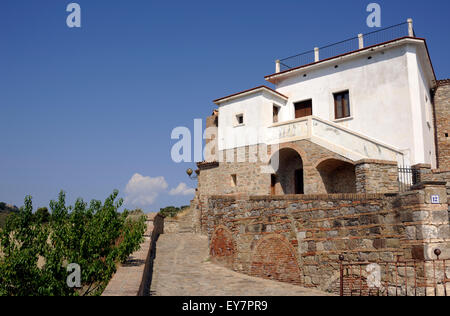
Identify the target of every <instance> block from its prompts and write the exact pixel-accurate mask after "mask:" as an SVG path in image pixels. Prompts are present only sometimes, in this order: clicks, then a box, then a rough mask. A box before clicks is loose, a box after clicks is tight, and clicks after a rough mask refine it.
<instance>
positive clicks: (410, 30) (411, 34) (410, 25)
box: [407, 18, 414, 37]
mask: <svg viewBox="0 0 450 316" xmlns="http://www.w3.org/2000/svg"><path fill="white" fill-rule="evenodd" d="M407 22H408V36H409V37H414V27H413V19H411V18H409V19H408V21H407Z"/></svg>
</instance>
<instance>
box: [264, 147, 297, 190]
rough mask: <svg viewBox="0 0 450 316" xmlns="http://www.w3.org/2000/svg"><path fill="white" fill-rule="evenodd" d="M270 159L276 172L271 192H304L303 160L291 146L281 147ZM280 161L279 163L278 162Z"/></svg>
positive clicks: (273, 175)
mask: <svg viewBox="0 0 450 316" xmlns="http://www.w3.org/2000/svg"><path fill="white" fill-rule="evenodd" d="M275 155H277V156H276V157H275V156H272V159H271V161H270V163H271V165H272V168H273V169H274V171H275V172H274V174H272V176H271V177H272V179H271V194H272V195H285V194H304V193H305V185H304V172H303V160H302V158H301V157H300V155H299V154H298V152H297V151H295V150H294V149H291V148H283V149H280V150H279V151H278V152H277V153H275ZM277 162H278V163H277Z"/></svg>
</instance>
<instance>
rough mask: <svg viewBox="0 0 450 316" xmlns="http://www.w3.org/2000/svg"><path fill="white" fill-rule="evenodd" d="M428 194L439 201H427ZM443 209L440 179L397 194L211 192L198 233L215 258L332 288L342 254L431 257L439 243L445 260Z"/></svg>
mask: <svg viewBox="0 0 450 316" xmlns="http://www.w3.org/2000/svg"><path fill="white" fill-rule="evenodd" d="M431 194H438V195H439V196H440V197H441V204H439V205H431V204H430V195H431ZM447 208H448V205H447V195H446V191H445V185H443V184H442V183H441V184H432V185H431V184H430V185H427V186H426V187H421V188H420V189H418V190H416V191H412V192H408V193H407V194H402V195H398V196H390V195H383V194H335V195H309V196H308V195H304V196H280V197H268V196H260V197H257V196H254V197H250V198H244V199H240V198H233V197H230V196H228V197H224V196H215V197H211V198H209V200H208V208H207V210H206V211H207V215H206V219H205V221H204V224H203V225H204V227H203V230H204V231H205V232H206V233H207V234H208V236H209V237H210V240H211V239H214V238H215V239H214V242H212V243H211V246H212V247H213V248H214V250H212V251H211V254H212V257H213V260H214V254H215V253H225V254H226V255H225V256H224V257H226V260H225V261H226V262H227V264H226V265H227V266H228V267H230V268H232V269H234V270H235V271H238V272H243V273H246V274H249V275H253V276H258V277H263V278H268V279H274V280H279V281H283V282H289V283H293V284H301V285H303V286H306V287H315V288H319V289H321V290H326V291H336V290H337V289H336V286H337V284H338V279H339V260H338V257H339V255H340V254H344V255H345V258H346V260H349V261H358V260H368V261H394V260H396V259H397V257H398V256H399V257H400V258H405V259H421V258H429V257H431V256H432V251H433V249H434V247H440V248H441V249H443V255H445V256H446V257H447V258H450V253H449V252H448V249H449V248H450V247H449V245H450V232H449V231H448V230H449V221H448V217H445V216H444V215H446V214H447V213H446V210H447ZM218 230H220V234H219V233H217V231H218ZM219 235H224V236H226V241H224V242H222V243H221V242H219V241H218V240H217V236H219ZM213 236H215V237H213ZM217 245H220V246H217ZM230 245H232V246H230ZM227 251H228V252H227ZM222 260H223V258H222Z"/></svg>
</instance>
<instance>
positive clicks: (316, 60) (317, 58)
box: [314, 47, 320, 62]
mask: <svg viewBox="0 0 450 316" xmlns="http://www.w3.org/2000/svg"><path fill="white" fill-rule="evenodd" d="M319 60H320V57H319V47H314V61H315V62H318V61H319Z"/></svg>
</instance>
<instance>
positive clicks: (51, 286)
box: [0, 191, 145, 296]
mask: <svg viewBox="0 0 450 316" xmlns="http://www.w3.org/2000/svg"><path fill="white" fill-rule="evenodd" d="M117 196H118V192H117V191H114V193H113V194H112V195H111V196H109V197H108V198H107V199H106V200H105V202H104V203H102V202H100V201H96V200H93V201H91V203H90V204H89V206H88V204H87V203H85V202H84V201H83V200H82V199H78V200H77V201H76V202H75V205H74V206H66V201H65V200H66V196H65V193H64V192H61V193H60V194H59V198H58V200H57V201H51V202H50V209H51V211H52V213H51V216H50V220H49V222H48V224H45V225H44V223H43V221H41V220H39V217H36V216H33V214H32V203H31V197H27V198H26V199H25V206H24V207H23V208H22V209H20V211H19V212H18V213H17V214H15V215H14V216H11V218H10V219H8V221H7V225H6V228H5V230H4V231H2V232H1V234H0V245H1V246H0V251H1V252H3V253H4V254H5V255H4V256H3V257H2V258H0V295H58V296H60V295H99V294H101V293H102V291H103V289H104V288H105V287H106V285H107V284H108V282H109V280H110V279H111V277H112V275H113V274H114V272H115V271H116V264H117V262H119V261H121V262H124V261H125V260H126V259H127V258H128V256H129V255H130V254H131V253H132V252H134V251H136V250H137V249H139V246H140V244H141V242H142V240H143V234H144V231H145V216H141V217H140V218H138V219H137V220H136V219H134V220H132V219H129V218H128V212H124V213H119V211H118V210H119V208H120V207H121V206H122V200H121V199H119V200H117ZM38 262H42V264H41V265H38ZM69 263H77V264H78V265H80V267H81V283H82V288H81V289H72V288H69V287H68V286H67V284H66V278H67V275H68V273H67V271H66V267H67V265H68V264H69Z"/></svg>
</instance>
